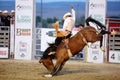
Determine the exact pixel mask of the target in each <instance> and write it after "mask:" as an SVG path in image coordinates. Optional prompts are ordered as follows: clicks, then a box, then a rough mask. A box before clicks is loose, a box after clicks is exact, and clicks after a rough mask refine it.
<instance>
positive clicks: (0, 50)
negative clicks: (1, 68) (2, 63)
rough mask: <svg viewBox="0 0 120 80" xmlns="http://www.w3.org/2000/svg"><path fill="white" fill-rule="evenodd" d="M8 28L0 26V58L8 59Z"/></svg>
mask: <svg viewBox="0 0 120 80" xmlns="http://www.w3.org/2000/svg"><path fill="white" fill-rule="evenodd" d="M9 39H10V28H9V26H0V58H8V56H9V49H10V48H9V45H10V42H9V41H10V40H9Z"/></svg>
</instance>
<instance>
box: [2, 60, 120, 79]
mask: <svg viewBox="0 0 120 80" xmlns="http://www.w3.org/2000/svg"><path fill="white" fill-rule="evenodd" d="M46 73H48V71H47V70H46V69H45V68H44V66H43V65H42V64H39V63H38V61H19V60H0V80H120V64H108V63H103V64H94V63H84V62H80V61H70V60H69V61H68V62H67V63H66V65H65V66H64V68H63V69H62V71H61V72H60V73H59V74H58V75H57V76H54V77H52V78H45V77H42V76H43V75H44V74H46Z"/></svg>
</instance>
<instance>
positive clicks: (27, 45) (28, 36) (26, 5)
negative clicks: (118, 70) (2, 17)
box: [15, 0, 35, 60]
mask: <svg viewBox="0 0 120 80" xmlns="http://www.w3.org/2000/svg"><path fill="white" fill-rule="evenodd" d="M34 6H35V0H16V5H15V10H16V15H15V59H24V60H31V59H32V58H33V53H32V51H33V45H32V44H33V40H32V39H33V33H34V32H33V28H34V26H35V19H34V18H35V11H34Z"/></svg>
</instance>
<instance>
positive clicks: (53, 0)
mask: <svg viewBox="0 0 120 80" xmlns="http://www.w3.org/2000/svg"><path fill="white" fill-rule="evenodd" d="M36 1H37V2H41V0H36ZM42 1H43V2H59V1H68V2H72V1H77V2H84V1H86V0H42ZM107 1H120V0H107Z"/></svg>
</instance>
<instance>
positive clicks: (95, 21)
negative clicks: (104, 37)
mask: <svg viewBox="0 0 120 80" xmlns="http://www.w3.org/2000/svg"><path fill="white" fill-rule="evenodd" d="M89 22H92V23H95V24H97V25H98V26H99V27H100V29H102V30H106V27H105V25H103V24H102V23H100V22H99V21H97V20H95V19H93V18H92V17H88V18H87V19H86V25H87V26H90V24H89Z"/></svg>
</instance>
